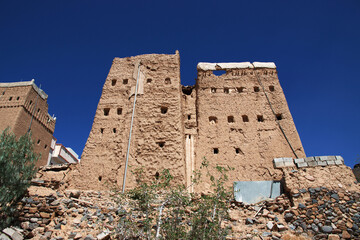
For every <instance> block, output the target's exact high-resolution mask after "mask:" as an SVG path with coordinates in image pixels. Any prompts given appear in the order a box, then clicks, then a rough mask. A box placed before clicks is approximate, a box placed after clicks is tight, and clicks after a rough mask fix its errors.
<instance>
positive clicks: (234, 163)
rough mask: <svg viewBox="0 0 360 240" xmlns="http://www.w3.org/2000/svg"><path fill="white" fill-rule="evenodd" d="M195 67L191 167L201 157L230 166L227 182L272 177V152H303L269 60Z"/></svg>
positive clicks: (279, 154) (274, 154)
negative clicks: (194, 139) (195, 137)
mask: <svg viewBox="0 0 360 240" xmlns="http://www.w3.org/2000/svg"><path fill="white" fill-rule="evenodd" d="M197 69H198V80H197V86H196V89H197V94H196V95H197V101H196V108H197V127H198V140H197V144H196V164H195V168H198V167H199V166H200V164H201V162H202V161H203V158H204V157H205V158H206V159H207V160H208V161H209V163H210V164H212V165H216V164H218V165H229V166H231V167H234V168H235V171H233V172H231V173H230V177H229V182H233V181H244V180H255V181H256V180H273V179H274V178H276V177H277V176H280V175H281V172H278V170H275V169H274V168H273V166H272V160H273V158H275V157H296V156H297V157H304V156H305V153H304V150H303V147H302V144H301V141H300V138H299V135H298V133H297V131H296V128H295V124H294V121H293V119H292V116H291V113H290V111H289V108H288V105H287V102H286V99H285V95H284V93H283V90H282V88H281V86H280V83H279V79H278V76H277V70H276V66H275V64H274V63H259V62H255V63H253V64H251V63H250V62H241V63H199V64H198V66H197ZM221 71H222V73H223V74H218V73H219V72H221ZM206 188H207V186H205V189H206Z"/></svg>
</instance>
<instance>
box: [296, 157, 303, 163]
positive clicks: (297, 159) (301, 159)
mask: <svg viewBox="0 0 360 240" xmlns="http://www.w3.org/2000/svg"><path fill="white" fill-rule="evenodd" d="M294 162H295V163H303V162H305V159H304V158H296V159H294Z"/></svg>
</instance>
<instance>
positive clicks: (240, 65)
mask: <svg viewBox="0 0 360 240" xmlns="http://www.w3.org/2000/svg"><path fill="white" fill-rule="evenodd" d="M244 68H276V65H275V63H273V62H253V63H252V64H251V63H250V62H230V63H207V62H199V63H198V65H197V69H198V70H203V71H215V70H226V69H244Z"/></svg>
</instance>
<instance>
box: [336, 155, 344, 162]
mask: <svg viewBox="0 0 360 240" xmlns="http://www.w3.org/2000/svg"><path fill="white" fill-rule="evenodd" d="M336 160H342V161H344V159H343V157H342V156H336Z"/></svg>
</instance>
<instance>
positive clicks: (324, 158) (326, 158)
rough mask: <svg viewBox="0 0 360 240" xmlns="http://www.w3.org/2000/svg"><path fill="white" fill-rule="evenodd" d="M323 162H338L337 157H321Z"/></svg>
mask: <svg viewBox="0 0 360 240" xmlns="http://www.w3.org/2000/svg"><path fill="white" fill-rule="evenodd" d="M320 160H321V161H328V160H336V157H335V156H320Z"/></svg>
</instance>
